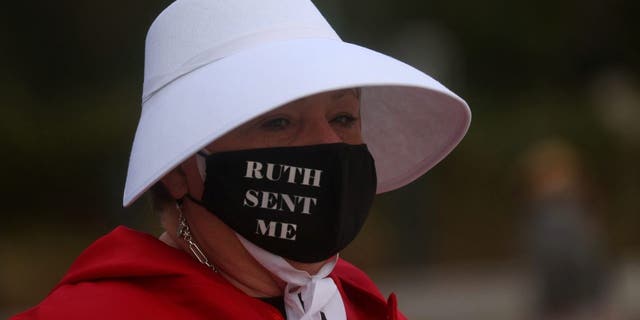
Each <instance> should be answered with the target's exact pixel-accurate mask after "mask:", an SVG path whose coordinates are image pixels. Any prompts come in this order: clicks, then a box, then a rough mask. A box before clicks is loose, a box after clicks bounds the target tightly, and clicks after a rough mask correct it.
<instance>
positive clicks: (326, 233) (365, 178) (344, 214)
mask: <svg viewBox="0 0 640 320" xmlns="http://www.w3.org/2000/svg"><path fill="white" fill-rule="evenodd" d="M205 157H206V166H207V169H206V173H207V175H206V178H205V182H204V193H203V195H202V201H196V202H199V203H200V204H201V205H202V206H204V207H205V208H207V209H208V210H209V211H210V212H211V213H213V214H215V215H216V216H217V217H218V218H220V220H222V221H223V222H224V223H226V224H227V225H228V226H229V227H231V229H233V230H234V231H235V232H237V233H238V234H240V235H242V236H243V237H244V238H246V239H247V240H249V241H251V242H252V243H254V244H255V245H257V246H259V247H261V248H263V249H265V250H267V251H269V252H271V253H273V254H276V255H279V256H282V257H285V258H288V259H291V260H294V261H299V262H319V261H323V260H325V259H327V258H329V257H331V256H333V255H335V254H336V253H338V252H339V251H340V250H342V249H344V247H346V246H347V245H348V244H349V243H350V242H351V241H352V240H353V239H354V238H355V237H356V235H357V234H358V232H359V231H360V229H361V228H362V225H363V224H364V221H365V220H366V217H367V215H368V213H369V209H370V208H371V203H372V202H373V197H374V195H375V191H376V171H375V164H374V161H373V157H372V156H371V154H370V153H369V151H368V149H367V147H366V145H364V144H362V145H349V144H345V143H334V144H321V145H313V146H302V147H281V148H264V149H251V150H241V151H231V152H221V153H215V154H211V155H208V156H205Z"/></svg>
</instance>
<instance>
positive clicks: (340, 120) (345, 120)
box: [331, 114, 358, 127]
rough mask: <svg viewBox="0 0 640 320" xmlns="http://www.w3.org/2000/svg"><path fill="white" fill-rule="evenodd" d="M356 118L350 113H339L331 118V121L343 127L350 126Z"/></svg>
mask: <svg viewBox="0 0 640 320" xmlns="http://www.w3.org/2000/svg"><path fill="white" fill-rule="evenodd" d="M357 120H358V118H356V117H354V116H352V115H350V114H341V115H338V116H336V117H335V118H333V119H331V123H335V124H338V125H341V126H344V127H350V126H352V125H353V124H354V123H355V122H356V121H357Z"/></svg>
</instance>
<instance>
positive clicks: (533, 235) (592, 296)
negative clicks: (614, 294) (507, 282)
mask: <svg viewBox="0 0 640 320" xmlns="http://www.w3.org/2000/svg"><path fill="white" fill-rule="evenodd" d="M523 160H524V179H525V180H524V182H525V186H526V205H527V210H526V211H527V214H528V219H527V222H526V224H525V228H526V230H525V234H526V236H527V237H526V241H527V247H528V253H529V255H530V256H529V257H528V258H529V259H530V261H531V263H532V265H531V266H532V268H533V270H532V271H533V273H534V280H535V286H536V298H535V299H536V304H537V308H536V310H537V311H536V312H537V314H536V315H535V318H536V319H610V317H609V315H608V312H609V311H608V308H607V298H608V296H607V293H608V292H607V291H608V289H609V288H608V282H609V281H608V272H607V268H606V263H605V257H604V252H603V249H604V248H603V246H602V243H601V237H600V235H599V227H598V223H597V222H596V219H595V217H594V200H593V199H592V198H591V197H590V195H591V192H590V191H589V190H588V183H587V181H586V178H587V177H586V172H585V170H584V168H583V163H582V161H581V159H580V157H579V154H578V152H577V151H576V150H575V148H574V147H573V146H572V145H571V144H569V143H567V142H565V141H563V140H559V139H558V140H544V141H542V142H539V143H538V144H535V145H533V146H532V147H530V148H529V150H527V152H526V153H525V155H524V159H523Z"/></svg>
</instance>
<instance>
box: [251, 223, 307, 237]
mask: <svg viewBox="0 0 640 320" xmlns="http://www.w3.org/2000/svg"><path fill="white" fill-rule="evenodd" d="M256 222H257V225H256V233H257V234H259V235H262V236H269V237H272V238H280V239H284V240H292V241H293V240H296V230H297V229H298V226H297V225H295V224H293V223H285V222H277V221H267V222H265V221H264V220H262V219H256Z"/></svg>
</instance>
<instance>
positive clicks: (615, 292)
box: [0, 0, 640, 320]
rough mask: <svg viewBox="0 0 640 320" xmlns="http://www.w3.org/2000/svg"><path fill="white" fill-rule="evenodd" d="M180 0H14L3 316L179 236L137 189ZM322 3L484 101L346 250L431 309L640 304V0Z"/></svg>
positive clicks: (611, 314) (586, 309) (442, 314)
mask: <svg viewBox="0 0 640 320" xmlns="http://www.w3.org/2000/svg"><path fill="white" fill-rule="evenodd" d="M170 2H171V1H151V0H136V1H123V0H117V1H76V0H67V1H11V2H7V3H5V4H3V9H2V10H1V11H0V25H1V28H0V39H1V40H2V42H1V43H0V69H1V70H2V72H1V73H0V74H1V75H2V76H1V77H0V97H1V98H0V99H1V101H2V102H0V106H1V110H2V117H0V141H1V146H2V157H1V160H0V161H2V162H1V165H2V167H3V168H4V170H3V173H2V180H3V181H4V182H3V183H2V185H1V186H0V188H2V190H1V194H2V198H3V201H2V202H3V206H2V209H1V210H2V218H3V219H2V222H1V223H0V317H2V318H4V317H6V316H8V315H10V314H13V313H15V312H17V311H20V310H23V309H25V308H27V307H30V306H33V305H34V304H36V303H38V302H39V301H40V300H42V299H43V298H44V297H45V296H46V294H47V293H48V292H49V290H50V289H51V288H52V287H53V286H54V285H55V284H56V282H57V281H58V280H59V279H60V278H61V277H62V275H63V274H64V272H65V271H66V269H67V268H68V267H69V265H70V264H71V263H72V261H73V260H74V258H75V257H76V256H77V255H78V254H79V253H80V252H81V251H82V250H83V249H84V248H85V247H87V246H88V245H89V244H90V243H91V242H93V241H94V240H95V239H96V238H97V237H99V236H101V235H103V234H105V233H107V232H109V231H110V230H112V229H113V228H114V227H115V226H117V225H120V224H124V225H127V226H130V227H133V228H137V229H139V230H143V231H146V232H149V233H152V234H159V233H160V225H159V219H158V217H157V216H155V214H154V213H152V212H151V209H150V203H149V201H148V199H145V198H143V199H141V200H139V201H138V202H137V203H136V204H135V205H134V206H132V207H130V208H126V209H124V208H122V207H121V203H122V201H121V199H122V191H123V186H124V180H125V174H126V166H127V161H128V156H129V150H130V145H131V142H132V139H133V134H134V131H135V127H136V124H137V119H138V116H139V113H140V100H141V89H142V75H143V59H144V38H145V34H146V30H147V28H148V26H149V25H150V24H151V22H152V21H153V19H154V18H155V16H156V15H157V14H158V13H159V12H160V11H161V10H162V9H163V8H164V7H166V6H167V5H168V4H169V3H170ZM315 3H316V5H317V6H318V7H319V8H320V10H321V11H322V12H323V13H324V14H325V16H326V17H327V19H328V20H329V22H330V23H332V25H333V26H334V28H335V29H336V30H337V31H338V33H339V34H340V35H341V36H342V38H343V39H344V40H345V41H348V42H354V43H358V44H362V45H365V46H368V47H371V48H373V49H375V50H378V51H381V52H383V53H386V54H389V55H391V56H394V57H396V58H399V59H401V60H404V61H406V62H408V63H410V64H412V65H414V66H417V67H418V68H419V69H421V70H423V71H425V72H427V73H428V74H431V75H432V76H434V77H435V78H436V79H439V80H440V81H441V82H443V83H444V84H445V85H447V86H448V87H449V88H451V89H452V90H453V91H455V92H456V93H458V94H459V95H460V96H462V97H464V98H465V99H466V100H467V101H468V103H469V104H470V105H471V108H472V110H473V117H474V118H473V121H472V125H471V128H470V130H469V133H468V134H467V136H466V138H465V139H464V140H463V142H462V143H461V144H460V146H459V147H458V148H457V149H456V150H454V152H453V153H452V154H451V155H450V156H449V157H448V158H446V159H445V160H444V161H443V162H442V163H441V164H440V165H438V166H437V167H436V168H435V169H433V170H431V171H430V172H429V173H427V174H426V175H425V176H424V177H422V178H421V179H419V180H418V181H416V182H414V183H412V184H411V185H409V186H408V187H405V188H403V189H401V190H399V191H394V192H390V193H387V194H384V195H381V196H379V197H378V198H377V199H376V202H375V205H374V209H373V212H372V214H371V216H370V219H369V220H368V222H367V224H366V225H365V228H364V230H363V232H362V233H361V235H360V236H359V237H358V239H357V240H356V241H355V242H354V243H353V244H352V245H351V246H350V248H349V249H348V250H346V251H345V252H344V253H343V257H345V258H346V259H349V260H351V261H352V262H354V263H355V264H357V265H359V266H360V267H362V268H363V269H364V270H366V271H367V272H368V273H369V274H370V275H371V276H372V278H373V279H374V280H375V281H376V283H378V284H379V285H380V287H381V290H382V291H383V293H384V294H389V293H390V292H392V291H394V292H396V294H397V295H398V298H399V304H400V308H401V310H404V312H405V313H406V314H407V315H408V316H410V318H411V319H494V320H495V319H509V320H511V319H640V304H639V303H638V302H640V232H638V230H639V229H640V228H639V227H640V200H639V198H640V197H639V196H640V171H639V169H638V167H639V164H640V125H639V124H638V123H639V122H640V41H639V39H640V24H639V23H638V22H637V15H638V13H639V12H640V2H638V1H631V0H607V1H604V0H581V1H569V0H566V1H551V0H535V1H534V0H517V1H498V0H486V1H470V0H447V1H443V0H429V1H418V0H394V1H388V0H385V1H382V0H366V1H364V0H349V1H339V0H322V1H321V0H316V1H315Z"/></svg>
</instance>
